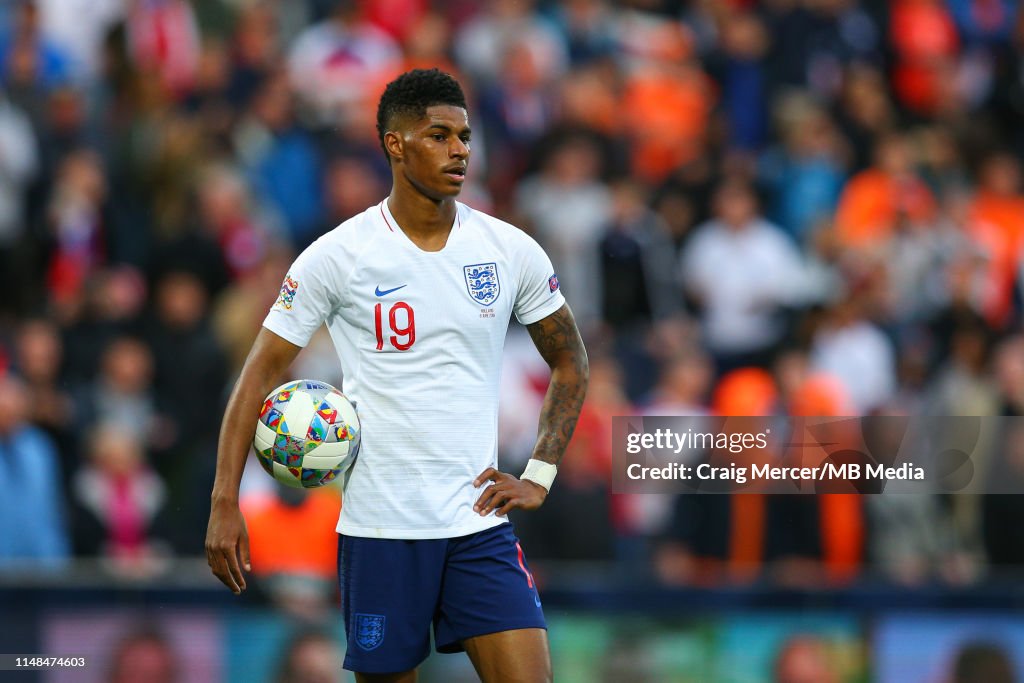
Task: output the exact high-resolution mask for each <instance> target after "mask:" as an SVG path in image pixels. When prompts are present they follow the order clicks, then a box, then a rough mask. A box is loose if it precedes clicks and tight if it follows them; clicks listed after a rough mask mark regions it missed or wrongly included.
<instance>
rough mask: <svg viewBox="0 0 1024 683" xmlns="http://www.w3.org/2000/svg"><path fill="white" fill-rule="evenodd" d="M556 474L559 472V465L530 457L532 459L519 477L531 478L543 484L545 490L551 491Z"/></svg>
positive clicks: (534, 481) (536, 482)
mask: <svg viewBox="0 0 1024 683" xmlns="http://www.w3.org/2000/svg"><path fill="white" fill-rule="evenodd" d="M556 474H558V466H557V465H552V464H551V463H549V462H544V461H543V460H537V459H535V458H530V461H529V462H527V463H526V469H525V470H523V473H522V474H521V475H519V478H520V479H529V480H530V481H532V482H533V483H535V484H540V485H541V486H543V487H544V490H545V491H550V490H551V484H553V483H554V481H555V475H556Z"/></svg>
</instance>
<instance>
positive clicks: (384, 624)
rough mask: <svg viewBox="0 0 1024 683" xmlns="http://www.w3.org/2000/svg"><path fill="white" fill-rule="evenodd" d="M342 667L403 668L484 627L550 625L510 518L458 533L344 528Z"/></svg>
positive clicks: (458, 645)
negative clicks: (380, 533) (397, 533)
mask: <svg viewBox="0 0 1024 683" xmlns="http://www.w3.org/2000/svg"><path fill="white" fill-rule="evenodd" d="M338 572H339V574H340V581H341V604H342V611H343V612H344V617H345V633H346V634H347V636H348V650H347V652H346V654H345V668H346V669H349V670H350V671H358V672H360V673H394V672H399V671H408V670H409V669H414V668H415V667H417V666H419V664H420V663H421V662H422V661H423V660H424V659H426V658H427V655H429V654H430V625H431V624H433V626H434V642H435V644H436V645H437V651H438V652H460V651H462V650H463V647H462V641H463V640H465V639H467V638H472V637H473V636H481V635H485V634H487V633H497V632H499V631H510V630H513V629H520V628H547V624H546V623H545V621H544V613H543V611H542V610H541V606H540V597H539V596H538V595H537V586H536V584H535V583H534V581H533V575H532V574H530V569H529V567H528V566H527V564H526V558H525V557H524V556H523V549H522V547H520V545H519V539H518V538H516V535H515V534H514V533H513V532H512V525H511V524H508V523H506V524H502V525H500V526H496V527H492V528H490V529H485V530H484V531H481V532H479V533H475V534H470V535H469V536H460V537H458V538H441V539H427V540H396V539H388V538H358V537H354V536H345V535H341V536H340V538H339V543H338Z"/></svg>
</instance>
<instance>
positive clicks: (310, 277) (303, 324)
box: [263, 241, 339, 347]
mask: <svg viewBox="0 0 1024 683" xmlns="http://www.w3.org/2000/svg"><path fill="white" fill-rule="evenodd" d="M318 246H322V245H321V244H320V242H319V241H318V242H314V243H313V244H312V245H311V246H310V247H308V248H307V249H306V250H305V251H304V252H302V254H300V255H299V257H298V258H297V259H296V260H295V262H294V263H293V264H292V266H291V268H290V269H289V270H288V274H287V275H285V278H284V282H282V283H281V291H280V293H278V295H277V301H275V302H274V305H273V306H271V307H270V312H269V313H267V317H266V318H265V319H264V320H263V327H265V328H267V329H268V330H270V331H271V332H273V333H274V334H276V335H278V336H279V337H282V338H284V339H286V340H288V341H290V342H291V343H293V344H295V345H296V346H302V347H305V346H306V344H308V343H309V340H310V338H311V337H312V336H313V333H314V332H316V331H317V330H318V329H319V328H320V326H321V325H323V323H324V321H325V320H327V318H328V316H330V314H331V312H332V311H333V310H334V309H335V308H336V306H337V293H338V291H339V287H338V286H337V282H336V281H337V280H338V279H339V273H337V272H334V271H335V269H334V268H332V261H331V260H330V259H329V258H328V257H327V253H326V250H325V249H322V248H321V249H318V248H317V247H318Z"/></svg>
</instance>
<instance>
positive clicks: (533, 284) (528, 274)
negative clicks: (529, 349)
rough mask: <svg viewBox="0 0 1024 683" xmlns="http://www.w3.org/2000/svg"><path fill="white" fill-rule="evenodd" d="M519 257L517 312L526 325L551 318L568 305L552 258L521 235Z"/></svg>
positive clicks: (531, 240)
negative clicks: (550, 316)
mask: <svg viewBox="0 0 1024 683" xmlns="http://www.w3.org/2000/svg"><path fill="white" fill-rule="evenodd" d="M521 238H522V239H521V241H520V242H519V248H518V252H519V254H518V256H519V261H520V268H519V291H518V292H517V293H516V302H515V308H514V310H513V312H514V313H515V314H516V319H517V320H518V321H519V322H520V323H522V324H523V325H532V324H533V323H535V322H537V321H538V320H543V319H544V318H546V317H548V316H549V315H551V314H552V313H554V312H555V311H557V310H558V309H559V308H561V307H562V305H563V304H564V303H565V297H564V296H562V291H561V289H559V286H558V276H557V275H556V274H555V269H554V268H553V267H552V265H551V259H549V258H548V255H547V254H545V253H544V250H543V249H541V248H540V245H539V244H537V242H536V241H534V240H533V238H532V237H530V236H529V235H526V234H525V233H524V234H522V235H521Z"/></svg>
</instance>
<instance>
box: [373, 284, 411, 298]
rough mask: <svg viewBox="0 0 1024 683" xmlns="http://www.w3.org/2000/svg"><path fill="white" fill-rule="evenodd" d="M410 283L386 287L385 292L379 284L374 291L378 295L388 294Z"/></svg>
mask: <svg viewBox="0 0 1024 683" xmlns="http://www.w3.org/2000/svg"><path fill="white" fill-rule="evenodd" d="M408 286H409V285H399V286H398V287H392V288H391V289H385V290H384V291H383V292H382V291H380V285H377V289H376V291H375V292H374V293H375V294H376V295H377V296H387V295H388V294H390V293H391V292H397V291H398V290H400V289H401V288H402V287H408Z"/></svg>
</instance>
